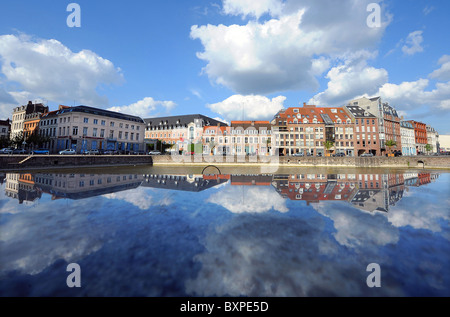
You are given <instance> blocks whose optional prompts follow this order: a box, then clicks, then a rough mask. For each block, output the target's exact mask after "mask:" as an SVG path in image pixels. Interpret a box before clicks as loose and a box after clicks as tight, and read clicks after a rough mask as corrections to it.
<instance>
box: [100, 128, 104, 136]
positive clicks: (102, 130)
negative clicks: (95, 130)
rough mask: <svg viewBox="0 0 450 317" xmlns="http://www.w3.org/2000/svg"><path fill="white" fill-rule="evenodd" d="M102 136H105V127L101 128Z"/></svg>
mask: <svg viewBox="0 0 450 317" xmlns="http://www.w3.org/2000/svg"><path fill="white" fill-rule="evenodd" d="M100 137H101V138H104V137H105V129H101V130H100Z"/></svg>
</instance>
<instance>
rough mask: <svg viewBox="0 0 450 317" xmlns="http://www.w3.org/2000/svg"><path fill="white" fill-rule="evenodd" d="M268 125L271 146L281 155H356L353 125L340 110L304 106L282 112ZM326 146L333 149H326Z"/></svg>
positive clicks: (345, 113) (348, 116)
mask: <svg viewBox="0 0 450 317" xmlns="http://www.w3.org/2000/svg"><path fill="white" fill-rule="evenodd" d="M271 124H272V135H273V140H272V146H274V147H277V148H279V152H280V153H281V154H282V155H293V154H296V153H302V154H304V155H327V154H330V155H331V154H332V153H344V154H345V155H347V156H354V155H355V152H354V146H355V144H354V143H355V142H354V128H355V124H354V122H353V121H352V118H351V117H350V115H349V114H348V113H347V112H346V111H344V109H343V108H342V107H340V108H339V107H338V108H327V107H316V106H315V105H306V104H303V107H292V108H288V109H282V110H280V111H279V112H278V113H277V114H276V115H275V117H274V118H273V120H272V122H271ZM327 141H328V142H327ZM327 144H329V145H332V146H331V147H329V148H326V145H327Z"/></svg>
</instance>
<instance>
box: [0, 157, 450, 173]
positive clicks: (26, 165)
mask: <svg viewBox="0 0 450 317" xmlns="http://www.w3.org/2000/svg"><path fill="white" fill-rule="evenodd" d="M136 166H154V167H168V168H201V167H203V168H205V167H208V166H219V167H226V168H233V167H234V168H240V169H242V168H261V169H266V170H269V171H273V170H277V169H278V168H285V167H289V168H337V169H346V168H358V169H359V168H366V169H373V168H389V169H402V170H417V169H420V170H422V169H433V170H443V171H445V170H450V156H416V157H371V158H361V157H309V158H297V157H290V156H287V157H268V156H266V157H236V156H235V157H232V156H230V157H223V156H184V157H183V156H170V155H161V156H148V155H118V156H115V155H98V156H97V155H95V156H89V155H88V156H82V155H77V156H60V155H34V156H26V155H24V156H5V155H0V172H5V171H22V170H48V169H77V168H111V169H117V168H127V167H136Z"/></svg>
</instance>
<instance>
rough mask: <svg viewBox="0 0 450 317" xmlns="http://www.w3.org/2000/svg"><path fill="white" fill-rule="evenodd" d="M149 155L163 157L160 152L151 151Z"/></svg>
mask: <svg viewBox="0 0 450 317" xmlns="http://www.w3.org/2000/svg"><path fill="white" fill-rule="evenodd" d="M148 155H161V152H160V151H150V152H148Z"/></svg>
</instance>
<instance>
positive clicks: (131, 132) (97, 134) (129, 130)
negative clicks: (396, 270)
mask: <svg viewBox="0 0 450 317" xmlns="http://www.w3.org/2000/svg"><path fill="white" fill-rule="evenodd" d="M56 116H57V129H56V135H57V139H56V151H61V150H64V149H74V150H75V151H76V152H77V153H84V152H85V151H87V150H115V151H123V152H126V153H128V152H133V151H144V150H145V146H144V135H145V123H144V120H142V119H141V118H139V117H137V116H132V115H126V114H122V113H118V112H113V111H108V110H103V109H98V108H92V107H87V106H77V107H69V108H67V107H66V108H62V109H60V110H58V112H57V114H56ZM54 127H55V126H54V123H53V128H54Z"/></svg>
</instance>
